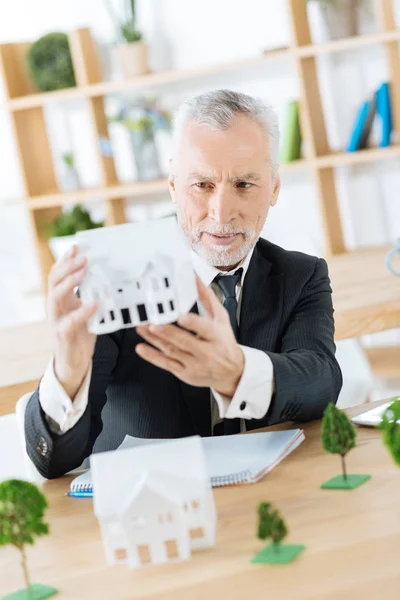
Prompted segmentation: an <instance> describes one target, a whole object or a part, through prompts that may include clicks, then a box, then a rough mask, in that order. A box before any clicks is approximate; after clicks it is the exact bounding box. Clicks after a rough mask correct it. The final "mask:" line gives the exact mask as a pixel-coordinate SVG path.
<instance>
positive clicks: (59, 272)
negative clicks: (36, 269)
mask: <svg viewBox="0 0 400 600" xmlns="http://www.w3.org/2000/svg"><path fill="white" fill-rule="evenodd" d="M86 263H87V260H86V258H85V257H84V256H82V255H79V254H78V255H77V256H73V257H70V258H65V259H62V260H60V262H57V263H56V264H55V265H53V267H52V269H51V271H50V275H49V287H55V286H56V285H58V284H59V283H61V282H62V281H63V280H64V279H65V278H66V277H67V276H68V275H72V274H73V273H75V272H76V271H79V270H80V269H82V268H83V267H84V266H85V265H86Z"/></svg>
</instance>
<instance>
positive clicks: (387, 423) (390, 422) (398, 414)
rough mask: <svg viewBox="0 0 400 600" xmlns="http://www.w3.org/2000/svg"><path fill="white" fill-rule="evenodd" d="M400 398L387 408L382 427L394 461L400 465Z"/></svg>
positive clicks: (384, 438)
mask: <svg viewBox="0 0 400 600" xmlns="http://www.w3.org/2000/svg"><path fill="white" fill-rule="evenodd" d="M398 421H400V399H399V400H395V401H394V402H392V404H391V405H390V406H389V407H388V408H387V409H386V410H385V412H384V414H383V417H382V423H381V425H380V428H381V429H382V430H383V442H384V444H385V446H386V447H387V448H388V449H389V452H390V454H391V455H392V457H393V460H394V462H395V463H396V464H397V465H399V467H400V425H399V423H398Z"/></svg>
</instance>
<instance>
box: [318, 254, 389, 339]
mask: <svg viewBox="0 0 400 600" xmlns="http://www.w3.org/2000/svg"><path fill="white" fill-rule="evenodd" d="M390 248H391V247H390V246H384V247H381V246H380V247H377V248H369V249H366V250H357V251H356V252H347V253H346V254H342V255H338V256H334V257H332V258H330V259H329V260H328V266H329V274H330V278H331V281H332V289H333V305H334V307H335V325H336V339H337V340H341V339H344V338H352V337H358V336H360V335H364V334H366V333H375V332H376V331H383V330H385V329H395V328H397V327H400V277H395V276H394V275H392V274H391V273H389V271H388V270H387V269H386V267H385V257H386V254H387V252H388V251H389V250H390Z"/></svg>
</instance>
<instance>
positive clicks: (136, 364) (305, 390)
mask: <svg viewBox="0 0 400 600" xmlns="http://www.w3.org/2000/svg"><path fill="white" fill-rule="evenodd" d="M333 338H334V321H333V307H332V298H331V287H330V282H329V277H328V270H327V265H326V262H325V261H324V260H323V259H318V258H315V257H312V256H308V255H306V254H302V253H299V252H290V251H287V250H284V249H283V248H280V247H279V246H276V245H274V244H271V243H270V242H267V241H266V240H262V239H261V240H260V241H259V242H258V243H257V245H256V248H255V250H254V253H253V256H252V258H251V261H250V265H249V269H248V271H247V274H246V277H245V280H244V282H243V295H242V305H241V314H240V330H239V343H240V344H243V345H245V346H250V347H253V348H258V349H260V350H262V351H264V352H266V353H267V354H268V356H269V357H270V358H271V360H272V363H273V368H274V378H275V393H274V395H273V398H272V401H271V405H270V408H269V410H268V412H267V414H266V415H265V417H263V418H262V419H259V420H247V421H246V426H247V429H248V430H251V429H257V428H259V427H265V426H266V425H272V424H274V423H279V422H282V421H289V420H290V421H292V420H294V421H307V420H311V419H317V418H320V417H321V416H322V413H323V411H324V409H325V407H326V405H327V404H328V403H329V402H336V400H337V398H338V395H339V392H340V389H341V386H342V376H341V372H340V368H339V365H338V363H337V361H336V359H335V344H334V339H333ZM139 341H142V340H141V338H139V336H138V334H137V333H136V329H124V330H121V331H118V332H116V333H113V334H108V335H102V336H99V337H98V339H97V343H96V348H95V353H94V356H93V372H92V378H91V383H90V390H89V402H88V406H87V409H86V411H85V413H84V415H83V416H82V418H81V419H80V420H79V422H78V423H77V424H76V425H75V427H73V428H72V429H71V430H70V431H68V432H67V433H65V434H64V435H61V436H59V435H56V434H52V433H51V432H50V430H49V427H48V424H47V422H46V419H45V415H44V413H43V410H42V409H41V406H40V403H39V388H38V389H37V390H36V391H35V392H34V394H33V395H32V397H31V398H30V400H29V402H28V405H27V408H26V413H25V434H26V443H27V451H28V454H29V456H30V457H31V459H32V460H33V462H34V464H35V465H36V467H37V468H38V470H39V471H40V472H41V473H42V474H43V475H44V476H45V477H48V478H53V477H58V476H60V475H62V474H64V473H66V472H67V471H70V470H72V469H74V468H76V467H78V466H79V465H80V464H81V463H82V462H83V460H84V459H85V458H86V457H87V456H89V455H90V454H91V453H92V451H95V452H96V451H103V450H109V449H114V448H116V447H117V446H118V445H119V444H120V443H121V442H122V440H123V438H124V437H125V434H130V435H134V436H138V437H158V438H175V437H183V436H188V435H194V434H199V435H201V436H207V435H211V414H210V390H209V388H197V387H193V386H190V385H187V384H185V383H182V382H181V381H179V379H177V378H176V377H174V376H173V375H171V374H170V373H167V372H166V371H162V370H161V369H159V368H157V367H155V366H153V365H151V364H149V363H147V362H146V361H144V360H142V359H141V358H140V357H139V356H138V355H137V354H136V352H135V346H136V344H137V343H138V342H139Z"/></svg>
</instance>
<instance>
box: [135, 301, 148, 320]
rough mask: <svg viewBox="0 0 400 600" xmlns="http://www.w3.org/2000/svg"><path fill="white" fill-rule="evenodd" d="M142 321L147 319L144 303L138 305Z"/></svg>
mask: <svg viewBox="0 0 400 600" xmlns="http://www.w3.org/2000/svg"><path fill="white" fill-rule="evenodd" d="M137 309H138V313H139V319H140V321H147V310H146V307H145V305H144V304H138V305H137Z"/></svg>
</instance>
